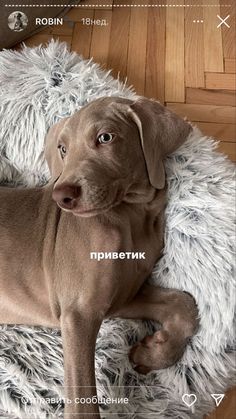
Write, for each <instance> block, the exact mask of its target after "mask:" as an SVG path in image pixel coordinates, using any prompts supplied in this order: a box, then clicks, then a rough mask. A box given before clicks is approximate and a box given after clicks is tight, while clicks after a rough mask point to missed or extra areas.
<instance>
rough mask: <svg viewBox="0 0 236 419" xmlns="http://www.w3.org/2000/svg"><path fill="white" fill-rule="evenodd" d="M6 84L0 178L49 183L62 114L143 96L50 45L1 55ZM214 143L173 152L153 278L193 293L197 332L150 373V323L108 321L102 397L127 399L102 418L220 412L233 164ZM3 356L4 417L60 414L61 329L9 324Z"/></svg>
mask: <svg viewBox="0 0 236 419" xmlns="http://www.w3.org/2000/svg"><path fill="white" fill-rule="evenodd" d="M0 86H1V90H0V95H1V98H0V118H1V119H0V180H1V183H2V184H5V183H10V184H15V185H25V186H32V185H36V184H37V185H42V184H44V183H45V182H47V180H48V177H49V173H48V168H47V166H46V164H45V160H44V157H43V148H44V136H45V133H46V131H47V129H48V128H49V127H50V126H51V125H52V124H53V123H54V122H56V121H57V120H58V119H59V118H61V117H64V116H66V115H71V114H73V112H74V111H75V110H76V109H79V108H80V107H81V106H83V105H85V104H86V103H88V102H90V101H92V100H93V99H95V98H98V97H101V96H106V95H120V96H124V97H130V98H134V97H135V93H134V92H133V91H132V90H131V89H129V88H127V87H126V86H124V85H123V84H122V83H120V82H119V81H118V80H114V79H113V78H112V77H111V76H110V75H109V73H106V72H104V71H103V70H101V69H100V68H99V66H98V65H97V64H95V63H93V62H92V61H85V60H83V59H82V57H80V56H78V55H77V54H74V53H70V52H68V51H67V49H66V45H65V44H58V43H54V42H51V43H50V44H49V45H48V47H47V48H41V47H38V48H35V49H29V48H23V50H22V51H20V52H13V51H3V52H1V53H0ZM215 147H216V143H215V142H214V141H213V140H212V139H209V138H206V137H203V136H202V134H201V133H200V131H198V129H197V128H195V129H194V131H193V133H192V134H191V135H190V136H189V138H188V140H187V142H186V143H185V144H184V145H183V146H182V147H181V148H180V149H179V150H178V151H177V152H176V153H174V154H173V155H171V156H169V157H168V159H167V160H166V171H167V177H168V186H169V203H168V207H167V210H166V233H165V248H164V252H163V257H162V258H161V260H160V261H159V263H158V264H157V265H156V267H155V269H154V271H153V275H152V278H151V279H150V280H151V281H153V282H154V283H155V284H159V285H160V284H161V285H163V286H165V287H166V286H168V287H174V288H178V289H181V290H186V291H189V292H190V293H191V294H192V295H193V296H194V297H195V298H196V300H197V303H198V306H199V312H200V318H201V326H200V330H199V332H198V334H197V335H196V336H195V337H194V338H193V339H192V341H191V343H190V344H189V346H188V348H187V350H186V352H185V354H184V356H183V358H182V359H181V361H180V362H178V364H176V365H175V366H173V367H171V368H168V369H166V370H161V371H158V372H154V373H151V374H149V375H148V376H142V375H139V374H137V373H136V372H134V371H133V369H132V368H131V366H130V364H129V361H128V357H127V353H128V350H129V348H130V345H132V344H133V343H134V342H135V341H136V340H137V339H141V338H142V337H143V336H144V335H145V334H146V333H147V332H150V331H151V330H152V328H153V325H152V324H151V323H148V322H141V321H140V322H134V321H128V320H127V321H125V320H107V321H105V322H104V323H103V326H102V330H101V332H100V334H99V337H98V340H97V351H96V374H97V383H98V385H99V394H100V395H104V396H107V397H111V396H120V397H128V398H129V403H128V404H118V405H114V404H110V405H106V406H101V412H102V417H106V418H111V417H122V418H135V419H144V418H146V417H154V418H160V419H165V418H171V419H174V418H176V419H177V418H179V419H189V418H195V419H197V418H199V419H200V418H202V416H203V414H204V413H206V412H209V411H210V410H211V409H213V408H214V401H213V399H212V398H211V396H210V394H211V393H218V392H219V393H224V392H225V390H226V389H227V388H228V387H229V386H231V385H232V384H233V383H234V376H235V375H234V374H235V365H234V355H235V353H234V352H233V343H234V323H233V322H234V310H235V299H234V295H235V282H234V272H233V267H234V252H235V248H234V245H235V237H234V222H235V179H234V165H233V164H232V163H231V162H230V161H229V160H228V159H227V158H226V157H225V156H224V155H222V154H219V153H218V152H216V151H215ZM26 258H27V255H26ZM0 355H1V357H0V417H1V418H24V419H26V418H29V419H32V418H38V419H43V418H46V417H49V418H60V417H63V402H62V400H61V397H62V396H63V391H62V388H61V385H62V384H63V356H62V347H61V337H60V332H59V331H58V330H50V329H45V328H32V327H26V326H1V327H0ZM184 393H195V394H196V395H197V402H196V404H195V405H194V406H192V407H191V408H188V407H187V406H185V405H184V403H183V402H182V399H181V397H182V395H183V394H184ZM48 398H51V400H50V401H49V400H48ZM43 400H45V403H43ZM115 412H116V413H117V415H112V413H115Z"/></svg>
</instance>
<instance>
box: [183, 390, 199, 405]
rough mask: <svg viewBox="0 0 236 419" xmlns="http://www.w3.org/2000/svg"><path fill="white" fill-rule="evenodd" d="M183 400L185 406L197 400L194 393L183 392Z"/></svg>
mask: <svg viewBox="0 0 236 419" xmlns="http://www.w3.org/2000/svg"><path fill="white" fill-rule="evenodd" d="M182 400H183V402H184V403H185V404H186V406H188V407H191V406H192V405H193V404H194V403H196V401H197V396H196V394H187V393H186V394H184V395H183V396H182Z"/></svg>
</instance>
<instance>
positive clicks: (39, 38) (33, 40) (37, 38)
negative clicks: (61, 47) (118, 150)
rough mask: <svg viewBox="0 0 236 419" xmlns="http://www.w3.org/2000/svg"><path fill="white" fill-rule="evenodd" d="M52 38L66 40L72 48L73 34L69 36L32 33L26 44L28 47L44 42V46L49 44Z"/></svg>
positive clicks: (69, 47)
mask: <svg viewBox="0 0 236 419" xmlns="http://www.w3.org/2000/svg"><path fill="white" fill-rule="evenodd" d="M52 39H55V40H58V41H60V42H66V43H67V45H68V49H69V50H70V49H71V36H67V35H55V36H53V35H50V34H41V33H39V34H35V35H32V36H31V37H30V38H28V39H26V40H25V41H24V43H25V45H27V47H31V48H33V47H36V46H38V45H40V44H42V45H43V46H46V44H48V42H50V41H51V40H52Z"/></svg>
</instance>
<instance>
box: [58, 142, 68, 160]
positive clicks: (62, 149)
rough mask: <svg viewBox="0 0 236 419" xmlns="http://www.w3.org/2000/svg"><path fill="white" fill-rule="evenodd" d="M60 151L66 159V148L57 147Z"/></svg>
mask: <svg viewBox="0 0 236 419" xmlns="http://www.w3.org/2000/svg"><path fill="white" fill-rule="evenodd" d="M57 148H58V149H59V151H60V154H61V158H62V159H64V157H65V155H66V147H65V146H64V145H62V144H59V146H58V147H57Z"/></svg>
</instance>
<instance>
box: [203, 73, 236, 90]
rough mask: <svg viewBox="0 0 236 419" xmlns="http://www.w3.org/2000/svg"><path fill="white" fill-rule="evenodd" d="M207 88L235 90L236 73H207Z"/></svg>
mask: <svg viewBox="0 0 236 419" xmlns="http://www.w3.org/2000/svg"><path fill="white" fill-rule="evenodd" d="M205 77H206V88H207V89H225V90H235V89H236V79H235V74H226V73H205Z"/></svg>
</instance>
